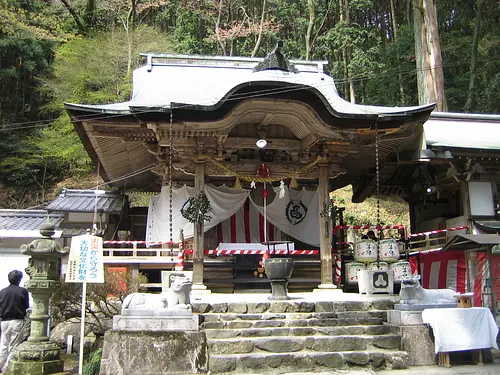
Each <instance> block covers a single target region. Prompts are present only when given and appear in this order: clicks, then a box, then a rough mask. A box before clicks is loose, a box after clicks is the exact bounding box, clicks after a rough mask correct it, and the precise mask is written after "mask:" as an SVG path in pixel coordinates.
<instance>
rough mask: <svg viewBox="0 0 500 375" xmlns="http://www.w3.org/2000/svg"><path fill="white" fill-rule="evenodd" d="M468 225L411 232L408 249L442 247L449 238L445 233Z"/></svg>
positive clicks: (417, 249) (465, 228)
mask: <svg viewBox="0 0 500 375" xmlns="http://www.w3.org/2000/svg"><path fill="white" fill-rule="evenodd" d="M467 229H469V226H468V225H462V226H460V227H454V228H446V229H437V230H431V231H427V232H421V233H413V234H411V235H409V236H408V246H409V248H410V250H414V251H422V250H431V249H437V248H440V247H442V246H443V245H444V244H445V243H446V241H447V240H448V239H449V238H448V236H447V235H446V233H448V232H454V231H460V230H467Z"/></svg>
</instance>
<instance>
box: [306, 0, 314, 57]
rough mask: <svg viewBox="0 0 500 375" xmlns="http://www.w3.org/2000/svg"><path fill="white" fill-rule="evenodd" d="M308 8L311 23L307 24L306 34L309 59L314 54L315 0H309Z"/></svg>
mask: <svg viewBox="0 0 500 375" xmlns="http://www.w3.org/2000/svg"><path fill="white" fill-rule="evenodd" d="M307 9H308V11H309V24H308V26H307V34H306V60H309V59H310V58H311V55H312V35H313V29H314V22H315V20H316V11H315V9H314V0H307Z"/></svg>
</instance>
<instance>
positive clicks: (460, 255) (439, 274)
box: [410, 251, 466, 293]
mask: <svg viewBox="0 0 500 375" xmlns="http://www.w3.org/2000/svg"><path fill="white" fill-rule="evenodd" d="M410 264H411V267H412V273H413V274H417V273H418V272H419V269H418V265H419V264H420V275H421V283H422V286H423V287H424V288H429V289H447V288H451V289H453V290H455V291H457V292H460V293H465V289H466V265H465V253H464V252H463V251H435V252H429V253H418V254H415V255H413V256H411V257H410Z"/></svg>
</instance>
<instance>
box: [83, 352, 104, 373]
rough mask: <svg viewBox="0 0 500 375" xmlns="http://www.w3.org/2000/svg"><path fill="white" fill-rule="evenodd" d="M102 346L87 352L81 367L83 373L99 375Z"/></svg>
mask: <svg viewBox="0 0 500 375" xmlns="http://www.w3.org/2000/svg"><path fill="white" fill-rule="evenodd" d="M101 358H102V348H99V349H97V350H96V351H94V352H92V353H90V354H89V356H88V358H87V361H86V362H85V363H84V365H83V368H82V373H83V375H99V371H100V370H101Z"/></svg>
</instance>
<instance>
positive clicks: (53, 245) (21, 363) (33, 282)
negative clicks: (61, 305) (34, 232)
mask: <svg viewBox="0 0 500 375" xmlns="http://www.w3.org/2000/svg"><path fill="white" fill-rule="evenodd" d="M54 229H55V226H54V225H53V224H51V223H49V222H47V223H45V224H42V226H41V227H40V234H41V235H42V238H39V239H36V240H34V241H33V242H31V243H30V244H28V245H22V246H21V253H23V254H26V255H30V256H31V258H30V259H29V261H28V267H27V268H26V270H25V271H26V273H27V274H28V275H29V276H30V279H29V280H28V281H26V282H25V283H24V286H25V287H26V289H28V291H29V292H30V293H31V296H32V298H33V308H32V313H31V334H30V336H29V338H28V340H27V341H25V342H23V343H22V344H20V345H19V346H18V347H17V348H16V349H15V352H14V356H13V358H12V360H11V361H10V362H9V366H8V369H7V374H12V375H14V374H15V375H21V374H32V375H38V374H40V375H45V374H55V373H61V372H63V367H64V366H63V365H64V362H63V361H62V360H61V358H60V348H59V346H57V345H56V344H54V343H51V342H49V337H48V335H47V324H48V320H49V317H50V316H49V301H50V297H51V296H52V294H53V293H54V292H55V291H56V290H57V289H58V288H59V287H60V284H61V283H60V281H59V278H60V275H61V256H63V255H64V254H66V253H67V252H68V249H67V248H64V249H63V248H61V245H60V244H59V243H58V242H57V241H55V240H54V239H52V236H53V235H54V233H55V232H54Z"/></svg>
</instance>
